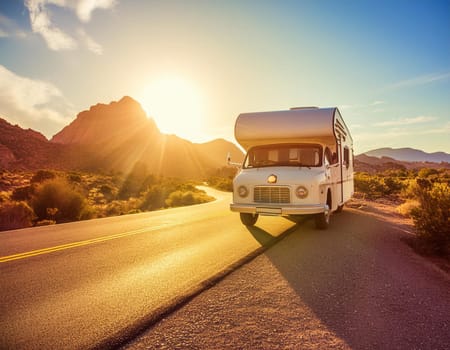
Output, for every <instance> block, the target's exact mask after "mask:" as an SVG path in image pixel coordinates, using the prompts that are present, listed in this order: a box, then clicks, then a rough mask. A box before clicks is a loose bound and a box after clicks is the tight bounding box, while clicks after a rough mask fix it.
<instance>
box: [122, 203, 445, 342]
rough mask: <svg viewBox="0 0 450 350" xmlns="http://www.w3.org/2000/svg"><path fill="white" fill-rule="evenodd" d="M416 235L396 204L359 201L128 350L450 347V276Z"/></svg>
mask: <svg viewBox="0 0 450 350" xmlns="http://www.w3.org/2000/svg"><path fill="white" fill-rule="evenodd" d="M412 230H413V226H412V222H411V221H410V220H408V219H405V218H404V217H402V216H400V215H399V214H397V213H396V212H395V209H394V208H392V207H391V206H390V205H388V204H386V203H370V202H362V201H360V202H357V201H354V202H352V203H350V208H347V209H346V210H344V212H343V213H341V214H336V215H333V217H332V224H331V227H330V229H329V230H327V231H317V230H315V229H314V227H313V223H312V222H310V221H307V222H304V223H302V224H300V225H299V226H298V228H297V230H296V231H295V232H293V233H292V234H290V235H288V236H287V237H286V238H285V239H284V240H282V241H281V242H279V243H278V244H276V245H275V246H273V247H272V248H270V249H269V250H268V251H266V252H265V253H264V254H262V255H260V256H258V257H257V258H255V259H254V260H253V261H251V262H250V263H248V264H246V265H244V266H243V267H242V268H240V269H238V270H236V271H235V272H233V273H232V274H231V275H229V276H228V277H227V278H225V279H224V280H222V281H221V282H220V283H218V284H217V285H216V286H214V287H212V288H211V289H209V290H207V291H205V292H204V293H202V294H201V295H199V296H197V297H196V298H194V299H193V300H192V301H191V302H189V303H188V304H186V305H184V306H183V307H181V308H180V309H179V310H178V311H176V312H175V313H173V314H171V315H169V316H168V317H166V318H165V319H163V320H162V321H160V322H159V323H157V324H156V325H155V326H154V327H152V328H151V329H149V330H148V331H146V332H145V333H143V334H142V335H141V336H140V337H139V338H138V339H136V340H135V341H134V342H133V343H130V344H128V345H127V346H125V347H124V349H408V350H409V349H448V346H449V344H450V278H449V275H448V274H447V273H445V272H443V271H442V270H440V269H439V268H437V267H436V266H435V265H434V264H432V263H430V262H429V260H427V259H424V258H423V257H421V256H419V255H417V254H415V253H414V252H413V250H412V249H411V248H410V247H409V246H408V245H406V244H405V243H404V242H403V241H402V240H404V239H407V238H408V237H410V236H411V234H412V232H413V231H412ZM248 234H250V235H253V236H254V237H255V239H258V240H259V239H261V238H263V237H270V232H265V231H263V230H261V229H258V228H257V227H256V228H253V229H250V230H249V233H248Z"/></svg>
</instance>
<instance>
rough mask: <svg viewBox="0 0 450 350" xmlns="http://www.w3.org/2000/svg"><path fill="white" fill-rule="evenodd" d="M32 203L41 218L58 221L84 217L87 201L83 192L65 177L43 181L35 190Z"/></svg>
mask: <svg viewBox="0 0 450 350" xmlns="http://www.w3.org/2000/svg"><path fill="white" fill-rule="evenodd" d="M31 205H32V207H33V209H34V212H35V213H36V215H37V216H38V218H39V220H46V219H49V220H55V221H56V222H58V223H59V222H67V221H76V220H80V219H82V214H83V212H85V211H86V210H87V203H86V201H85V199H84V198H83V196H82V194H81V193H79V192H78V191H77V190H75V189H74V188H73V187H72V186H71V185H70V184H69V183H68V182H67V181H66V180H64V179H53V180H48V181H46V182H44V183H42V184H41V185H40V186H39V187H38V188H37V189H36V191H35V194H34V195H33V198H32V200H31Z"/></svg>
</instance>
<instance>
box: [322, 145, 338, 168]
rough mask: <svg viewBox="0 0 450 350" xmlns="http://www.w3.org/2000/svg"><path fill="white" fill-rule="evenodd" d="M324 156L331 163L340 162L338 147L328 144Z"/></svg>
mask: <svg viewBox="0 0 450 350" xmlns="http://www.w3.org/2000/svg"><path fill="white" fill-rule="evenodd" d="M324 156H325V159H326V160H327V162H328V164H329V165H333V164H337V163H338V160H339V159H338V155H337V152H336V147H328V146H327V147H325V152H324Z"/></svg>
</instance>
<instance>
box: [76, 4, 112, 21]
mask: <svg viewBox="0 0 450 350" xmlns="http://www.w3.org/2000/svg"><path fill="white" fill-rule="evenodd" d="M115 4H116V1H115V0H79V1H76V3H75V6H74V7H75V10H76V12H77V15H78V18H79V19H80V20H82V21H83V22H89V21H90V19H91V15H92V12H93V11H94V10H95V9H109V8H112V7H113V6H114V5H115Z"/></svg>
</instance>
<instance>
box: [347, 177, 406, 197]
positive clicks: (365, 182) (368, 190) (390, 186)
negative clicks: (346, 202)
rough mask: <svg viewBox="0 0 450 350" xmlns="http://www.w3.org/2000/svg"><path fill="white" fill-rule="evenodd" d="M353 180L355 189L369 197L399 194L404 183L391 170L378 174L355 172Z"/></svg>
mask: <svg viewBox="0 0 450 350" xmlns="http://www.w3.org/2000/svg"><path fill="white" fill-rule="evenodd" d="M354 182H355V191H356V192H360V193H363V194H365V195H366V197H367V198H369V199H376V198H381V197H385V196H391V195H399V194H400V192H401V191H402V189H403V188H404V187H405V183H404V182H403V181H401V180H400V179H398V178H397V177H396V176H395V174H393V173H392V172H391V173H387V174H380V175H369V174H367V173H355V177H354Z"/></svg>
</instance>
